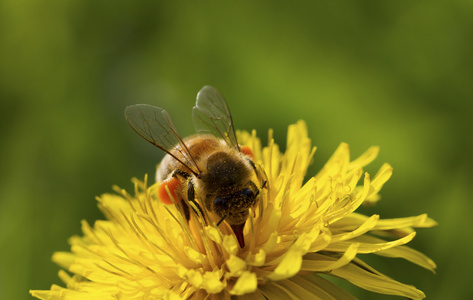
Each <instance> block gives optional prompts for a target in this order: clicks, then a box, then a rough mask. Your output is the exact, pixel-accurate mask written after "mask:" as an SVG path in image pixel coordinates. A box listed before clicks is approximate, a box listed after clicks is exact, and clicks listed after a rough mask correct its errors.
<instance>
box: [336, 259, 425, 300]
mask: <svg viewBox="0 0 473 300" xmlns="http://www.w3.org/2000/svg"><path fill="white" fill-rule="evenodd" d="M357 264H358V262H357ZM332 274H334V275H335V276H339V277H342V278H344V279H346V280H348V281H350V282H351V283H353V284H355V285H357V286H359V287H361V288H364V289H366V290H369V291H373V292H376V293H380V294H388V295H398V296H403V297H408V298H410V299H423V298H425V294H424V293H423V292H422V291H420V290H418V289H416V288H415V287H413V286H411V285H406V284H403V283H400V282H398V281H395V280H393V279H391V278H389V277H387V276H383V275H380V274H378V273H373V272H368V271H367V270H366V269H365V268H362V267H359V266H358V265H356V264H353V263H350V264H348V265H345V266H343V267H341V268H338V269H335V270H333V271H332Z"/></svg>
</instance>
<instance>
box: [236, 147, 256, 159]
mask: <svg viewBox="0 0 473 300" xmlns="http://www.w3.org/2000/svg"><path fill="white" fill-rule="evenodd" d="M240 152H241V153H243V154H245V155H247V156H249V157H251V158H255V157H254V155H253V151H252V150H251V148H250V147H248V146H241V147H240Z"/></svg>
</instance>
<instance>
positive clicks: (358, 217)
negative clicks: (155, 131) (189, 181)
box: [31, 121, 436, 300]
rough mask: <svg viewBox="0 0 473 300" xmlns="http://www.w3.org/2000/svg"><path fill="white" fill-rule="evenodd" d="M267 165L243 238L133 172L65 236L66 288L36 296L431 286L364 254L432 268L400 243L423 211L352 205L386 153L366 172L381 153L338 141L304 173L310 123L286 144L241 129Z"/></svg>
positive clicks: (220, 294)
mask: <svg viewBox="0 0 473 300" xmlns="http://www.w3.org/2000/svg"><path fill="white" fill-rule="evenodd" d="M237 135H238V140H239V143H240V144H241V145H247V146H249V147H250V148H251V149H252V151H253V154H254V157H255V162H256V164H257V166H258V167H259V168H261V169H262V170H264V172H265V174H266V176H267V181H268V188H267V189H262V190H261V194H260V201H259V204H258V205H257V206H256V207H255V209H254V211H250V217H249V218H248V220H247V224H246V226H245V228H244V232H243V234H244V238H245V241H246V243H245V246H244V247H243V248H240V246H239V243H238V241H237V239H236V237H235V234H234V233H233V231H232V230H231V228H230V226H228V225H227V224H225V222H223V223H222V224H220V225H219V226H217V225H216V224H215V223H213V224H205V222H202V220H201V219H200V218H192V219H191V220H192V221H190V222H187V221H186V220H185V218H184V217H183V216H182V214H181V213H179V211H178V210H177V208H176V207H175V206H173V205H165V204H163V203H162V202H161V201H159V199H157V193H156V189H157V184H152V185H151V186H148V185H147V180H146V177H145V180H144V181H139V180H136V179H135V180H134V184H135V191H134V195H131V194H129V193H127V192H126V191H124V190H120V189H118V188H115V189H116V191H117V192H118V193H117V194H105V195H102V196H101V197H100V198H98V201H99V207H100V209H101V210H102V212H103V213H104V215H105V216H106V220H100V221H96V222H95V224H94V226H90V225H89V224H88V223H87V222H86V221H83V222H82V232H83V236H74V237H72V238H71V239H70V240H69V243H70V244H71V251H70V252H56V253H54V255H53V261H54V262H55V263H57V264H58V265H60V266H61V267H62V268H64V269H65V270H67V271H68V272H66V271H64V270H61V271H59V277H60V278H61V280H62V281H63V282H64V283H65V285H66V287H60V286H57V285H53V286H52V287H51V289H50V290H47V291H40V290H34V291H31V293H32V295H33V296H35V297H37V298H39V299H102V300H105V299H230V298H231V297H235V298H236V299H340V298H343V299H354V298H355V297H353V296H351V295H350V294H349V293H347V292H346V291H344V290H343V289H341V288H340V287H338V286H336V285H335V284H333V283H332V282H331V281H329V280H327V277H328V276H335V277H338V278H343V279H345V280H347V281H349V282H351V283H352V284H354V285H357V286H359V287H361V288H363V289H366V290H369V291H372V292H376V293H382V294H390V295H398V296H404V297H407V298H411V299H422V298H424V297H425V295H424V293H423V292H422V291H420V290H418V289H416V288H415V287H413V286H411V285H407V284H403V283H401V282H398V281H396V280H394V279H391V278H390V277H388V276H386V275H384V274H383V273H381V272H380V271H377V270H375V269H374V268H372V267H370V266H369V265H368V264H366V263H365V262H363V261H362V260H361V259H360V258H359V257H357V254H367V253H372V254H377V255H381V256H385V257H399V258H404V259H406V260H408V261H410V262H412V263H415V264H417V265H419V266H421V267H424V268H426V269H429V270H432V271H433V270H434V269H435V263H434V262H433V261H432V260H431V259H429V258H428V257H426V256H425V255H424V254H422V253H420V252H418V251H416V250H413V249H411V248H409V247H407V246H405V244H407V243H408V242H409V241H411V240H412V239H413V238H414V236H415V234H416V233H415V231H414V228H422V227H432V226H434V225H436V223H435V221H433V220H432V219H430V218H428V217H427V215H425V214H423V215H419V216H414V217H407V218H397V219H380V217H379V216H378V215H372V216H365V215H362V214H359V213H357V212H355V210H356V209H357V208H358V207H359V206H360V205H361V204H363V203H365V204H366V203H371V204H372V203H374V202H376V201H377V200H378V199H379V195H378V192H379V191H380V189H381V187H382V186H383V184H384V183H385V182H386V181H387V180H388V179H389V178H390V176H391V174H392V168H391V166H390V165H388V164H384V165H382V166H381V168H380V169H379V171H378V173H377V174H376V175H375V176H374V177H371V176H370V175H369V174H367V173H364V172H363V167H364V166H366V165H367V164H369V163H370V162H371V161H373V160H374V158H375V157H376V156H377V154H378V148H377V147H372V148H369V149H368V150H367V151H366V152H365V153H364V154H363V155H361V156H360V157H358V158H356V159H354V160H351V159H350V151H349V148H348V145H347V144H341V145H340V146H339V147H338V149H337V150H336V151H335V153H334V154H333V156H332V157H331V158H330V159H329V161H328V162H327V163H326V164H325V166H324V167H323V168H322V169H321V170H320V172H318V173H317V174H316V175H315V176H313V177H311V178H310V179H308V180H307V181H306V182H305V183H304V177H305V175H306V171H307V167H308V165H309V163H310V162H311V160H312V157H313V155H314V152H315V148H312V146H311V141H310V139H309V138H308V136H307V129H306V125H305V123H304V122H302V121H299V122H298V123H297V124H294V125H291V126H290V127H289V130H288V138H287V140H288V142H287V146H286V149H287V150H286V151H285V153H281V152H280V150H279V147H278V145H277V144H276V143H275V142H274V141H273V139H272V132H271V131H270V133H269V144H268V146H266V147H262V146H261V143H260V140H259V139H258V138H257V137H256V133H255V132H252V133H251V134H250V133H248V132H238V133H237Z"/></svg>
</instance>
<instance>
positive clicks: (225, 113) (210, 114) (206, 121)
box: [192, 86, 239, 150]
mask: <svg viewBox="0 0 473 300" xmlns="http://www.w3.org/2000/svg"><path fill="white" fill-rule="evenodd" d="M192 119H193V121H194V127H195V130H196V131H197V132H198V133H205V134H208V133H211V134H213V135H215V136H216V137H221V138H222V139H224V140H225V142H227V144H228V145H229V146H231V147H234V148H236V149H238V150H239V146H238V142H237V139H236V135H235V129H234V128H233V121H232V115H231V114H230V109H229V108H228V105H227V102H226V101H225V98H223V96H222V95H221V94H220V92H219V91H217V90H216V89H215V88H213V87H211V86H204V87H203V88H202V89H201V90H200V91H199V93H198V94H197V101H196V103H195V106H194V108H193V109H192Z"/></svg>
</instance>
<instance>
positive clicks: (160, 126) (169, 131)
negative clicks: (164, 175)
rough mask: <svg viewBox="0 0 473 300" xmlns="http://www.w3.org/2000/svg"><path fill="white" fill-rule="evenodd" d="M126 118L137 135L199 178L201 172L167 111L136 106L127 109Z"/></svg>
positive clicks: (143, 105) (154, 107)
mask: <svg viewBox="0 0 473 300" xmlns="http://www.w3.org/2000/svg"><path fill="white" fill-rule="evenodd" d="M125 118H126V120H127V122H128V124H130V126H131V128H133V130H134V131H136V133H138V134H139V135H141V136H142V137H143V138H144V139H145V140H147V141H148V142H150V143H151V144H153V145H155V146H156V147H158V148H160V149H161V150H163V151H164V152H166V153H167V154H169V155H171V156H172V157H174V158H175V159H176V160H177V161H179V162H180V163H181V164H183V165H184V166H186V167H187V168H188V169H189V170H190V171H191V172H192V173H194V175H196V176H198V174H199V173H200V170H199V168H198V167H197V164H196V162H195V160H194V158H193V157H192V155H191V154H190V153H189V149H188V148H187V146H186V145H185V143H184V141H183V140H182V138H181V137H180V136H179V133H178V132H177V129H176V127H175V126H174V123H173V122H172V119H171V116H170V115H169V113H168V112H167V111H166V110H164V109H162V108H159V107H156V106H151V105H146V104H136V105H131V106H128V107H127V108H125ZM173 152H174V153H173ZM177 153H180V154H181V155H182V156H180V155H178V154H177ZM183 158H184V159H183ZM186 162H188V163H186Z"/></svg>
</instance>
